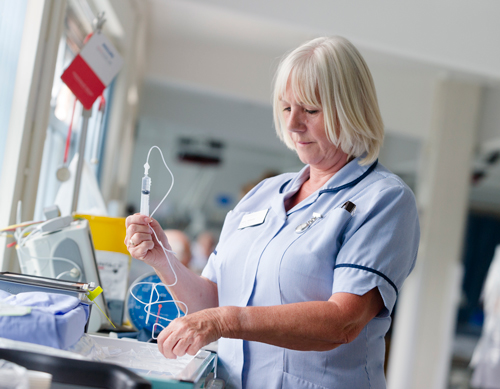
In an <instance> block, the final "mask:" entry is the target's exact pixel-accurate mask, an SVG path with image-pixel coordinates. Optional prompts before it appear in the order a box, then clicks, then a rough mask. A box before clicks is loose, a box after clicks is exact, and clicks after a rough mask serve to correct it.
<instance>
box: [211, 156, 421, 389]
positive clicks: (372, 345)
mask: <svg viewBox="0 0 500 389" xmlns="http://www.w3.org/2000/svg"><path fill="white" fill-rule="evenodd" d="M358 162H359V158H356V159H354V160H352V161H351V162H350V163H348V164H347V165H345V166H344V167H343V168H342V169H341V170H340V171H338V172H337V173H336V174H335V175H334V176H333V177H332V178H331V179H330V180H329V181H328V182H327V183H326V184H325V185H324V186H323V187H322V188H321V189H319V190H317V191H316V192H315V193H313V194H311V195H310V196H309V197H308V198H307V199H305V200H303V201H302V202H301V203H299V204H298V205H296V206H295V207H294V208H292V209H290V210H289V211H288V212H287V211H286V210H285V205H284V203H285V200H286V199H288V198H290V197H291V196H292V195H293V194H294V193H296V192H297V190H298V189H299V188H300V186H301V185H302V184H303V183H304V182H305V181H306V180H307V179H308V177H309V166H305V167H304V168H303V169H302V170H301V171H300V172H299V173H287V174H282V175H280V176H277V177H273V178H270V179H267V180H264V181H262V182H261V183H260V184H258V185H257V186H256V187H255V188H253V189H252V190H251V191H250V192H249V193H248V194H247V195H246V196H245V197H244V198H243V199H242V200H241V201H240V203H239V204H238V205H237V206H236V208H235V209H234V210H233V211H231V212H229V213H228V215H227V216H226V220H225V222H224V226H223V229H222V232H221V236H220V240H219V243H218V245H217V248H216V250H215V251H214V253H213V254H212V255H211V257H210V259H209V261H208V264H207V266H206V268H205V269H204V271H203V276H205V277H207V278H209V279H210V280H212V281H213V282H215V283H216V284H217V287H218V296H219V305H220V306H228V305H231V306H240V307H244V306H271V305H280V304H289V303H297V302H306V301H326V300H328V299H329V298H330V297H331V295H332V294H335V293H338V292H347V293H353V294H356V295H364V294H365V293H366V292H368V291H370V290H371V289H373V288H375V287H376V288H378V290H379V292H380V295H381V296H382V299H383V301H384V309H383V310H382V311H381V312H380V313H379V315H378V316H377V317H375V318H374V319H372V320H371V321H370V322H369V323H368V324H367V325H366V327H365V328H364V329H363V330H362V331H361V333H360V334H359V336H358V337H357V338H356V339H355V340H353V341H352V342H350V343H348V344H344V345H341V346H339V347H337V348H336V349H334V350H330V351H322V352H317V351H295V350H290V349H286V348H282V347H276V346H272V345H268V344H265V343H259V342H249V341H243V340H241V339H226V338H222V339H220V340H219V352H218V355H219V361H220V369H219V370H220V372H221V375H222V376H223V377H224V378H225V379H226V382H227V383H228V386H229V387H232V388H242V387H243V388H247V389H251V388H252V389H253V388H255V389H262V388H270V389H273V388H298V389H301V388H309V389H313V388H314V389H317V388H336V389H343V388H345V389H347V388H349V389H351V388H357V389H361V388H372V389H379V388H385V377H384V371H383V364H384V353H385V343H384V335H385V333H386V332H387V330H388V329H389V326H390V323H391V318H390V316H389V315H390V313H391V311H392V309H393V308H394V304H395V302H396V298H397V295H398V292H399V290H400V288H401V286H402V284H403V282H404V280H405V279H406V277H407V276H408V275H409V273H410V272H411V270H412V269H413V267H414V264H415V259H416V256H417V249H418V243H419V236H420V231H419V223H418V214H417V207H416V203H415V198H414V195H413V193H412V191H411V190H410V189H409V188H408V186H407V185H406V184H405V183H404V182H403V181H402V180H401V179H400V178H399V177H398V176H396V175H394V174H393V173H391V172H390V171H388V170H387V169H386V168H385V167H383V166H382V165H381V164H379V163H377V162H375V163H373V164H371V165H368V166H362V165H360V164H359V163H358ZM346 201H351V202H352V203H354V204H355V205H356V210H355V212H354V213H353V214H351V213H350V212H348V211H347V210H346V209H344V208H342V205H343V204H344V203H345V202H346ZM259 211H263V212H262V213H260V214H256V212H259ZM266 212H267V213H266ZM313 214H314V215H315V216H316V218H315V217H314V215H313ZM318 214H319V215H318ZM254 215H258V217H257V218H254V219H253V222H252V221H251V222H250V224H251V225H248V224H249V223H245V221H248V220H249V218H250V219H251V218H252V217H253V216H254ZM262 215H265V217H264V218H263V217H262ZM244 218H245V219H244ZM242 220H244V223H243V224H246V225H248V226H246V227H243V225H242ZM307 222H309V226H308V227H307V228H305V229H304V230H303V231H300V232H297V227H298V226H299V225H301V224H303V223H307ZM239 227H240V228H239Z"/></svg>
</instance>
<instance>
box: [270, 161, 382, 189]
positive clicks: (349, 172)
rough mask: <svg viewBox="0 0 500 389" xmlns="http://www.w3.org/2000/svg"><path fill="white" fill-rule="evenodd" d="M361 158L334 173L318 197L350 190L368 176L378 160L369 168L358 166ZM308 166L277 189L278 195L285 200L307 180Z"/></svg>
mask: <svg viewBox="0 0 500 389" xmlns="http://www.w3.org/2000/svg"><path fill="white" fill-rule="evenodd" d="M363 157H364V155H363V156H361V157H358V158H355V159H353V160H352V161H351V162H349V163H348V164H346V165H345V166H344V167H342V169H340V170H339V171H338V172H337V173H335V174H334V175H333V176H332V177H331V178H330V179H329V180H328V181H327V182H326V184H325V185H323V187H322V188H321V189H320V190H319V191H318V192H317V193H318V196H319V195H321V194H323V193H327V192H333V193H335V192H339V191H341V190H342V189H346V188H350V187H352V186H354V185H356V184H357V183H358V182H360V181H361V180H362V179H363V178H365V177H366V176H367V175H368V174H370V173H371V172H372V171H373V170H374V169H375V167H376V166H377V163H378V159H377V160H376V161H375V162H373V163H372V164H371V165H370V166H364V165H360V164H359V160H360V159H361V158H363ZM309 170H310V167H309V165H306V166H304V168H303V169H302V170H301V171H300V172H299V173H298V174H297V175H296V176H295V177H294V178H293V179H291V180H288V181H287V182H285V183H284V184H283V185H281V187H280V189H279V193H280V194H284V195H285V198H287V197H289V196H290V195H291V194H293V193H295V192H296V191H297V190H298V189H299V188H300V186H301V185H302V184H303V183H304V182H305V181H306V180H307V179H308V178H309Z"/></svg>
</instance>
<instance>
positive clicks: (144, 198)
mask: <svg viewBox="0 0 500 389" xmlns="http://www.w3.org/2000/svg"><path fill="white" fill-rule="evenodd" d="M148 171H149V164H148V163H147V162H146V163H145V164H144V177H142V186H141V215H144V216H149V192H150V190H151V178H150V177H149V176H148Z"/></svg>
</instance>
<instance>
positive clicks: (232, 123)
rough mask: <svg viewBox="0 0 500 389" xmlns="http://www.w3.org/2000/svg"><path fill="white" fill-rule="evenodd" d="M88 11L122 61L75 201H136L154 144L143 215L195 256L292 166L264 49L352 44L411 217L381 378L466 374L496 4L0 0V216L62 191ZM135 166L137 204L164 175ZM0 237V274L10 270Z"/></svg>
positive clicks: (92, 127)
mask: <svg viewBox="0 0 500 389" xmlns="http://www.w3.org/2000/svg"><path fill="white" fill-rule="evenodd" d="M101 12H104V17H105V19H106V22H105V24H104V27H103V32H104V34H105V35H106V36H107V37H108V38H109V39H110V40H111V42H112V43H113V45H114V46H115V47H116V49H117V50H118V52H119V53H120V54H121V55H122V57H123V59H124V64H123V67H122V68H121V70H120V72H119V74H118V76H117V77H116V78H115V79H114V81H113V82H112V83H111V84H110V85H109V86H108V87H107V88H106V89H105V91H104V94H103V97H102V100H98V102H96V103H95V104H94V106H93V108H92V117H91V118H90V122H89V127H88V134H87V140H86V147H85V160H86V163H87V165H88V168H86V170H84V173H83V174H84V177H83V180H85V176H86V175H87V176H88V179H89V180H90V181H89V182H91V184H88V185H82V188H81V192H80V203H79V209H78V211H79V212H82V213H91V214H96V215H106V216H114V217H125V216H127V215H128V214H131V213H134V212H138V210H139V206H140V182H141V177H142V176H143V174H144V167H143V165H144V163H145V162H146V158H147V155H148V152H149V150H150V148H151V147H152V146H154V145H156V146H158V147H159V148H160V149H161V150H162V152H163V155H164V157H165V161H166V163H167V164H168V166H169V167H170V169H171V170H172V172H173V174H174V176H175V185H174V187H173V189H172V192H171V193H170V194H169V196H168V198H167V199H166V200H165V202H164V203H163V204H162V206H161V207H159V208H158V210H157V211H156V213H155V218H156V219H157V220H158V221H159V222H160V223H161V224H162V226H163V228H165V229H174V230H180V231H182V232H183V233H184V234H185V236H187V238H188V239H189V240H190V242H191V250H192V253H193V254H192V256H193V264H192V266H193V268H197V269H201V268H202V266H203V260H206V254H202V251H203V250H202V247H205V246H206V247H208V250H209V251H208V252H210V250H211V249H213V246H214V244H215V243H216V241H217V236H218V234H219V232H220V229H221V226H222V223H223V221H224V218H225V215H226V213H227V212H228V211H229V210H231V209H232V208H233V207H234V206H235V205H236V204H237V202H238V201H239V199H240V198H241V197H242V195H243V194H244V193H246V191H248V190H249V189H250V188H251V187H252V186H253V185H255V184H256V183H258V182H259V181H260V180H261V179H263V178H265V177H269V176H272V175H275V174H280V173H283V172H289V171H298V170H299V169H300V168H301V167H302V165H301V162H300V161H299V159H298V158H297V156H296V155H295V153H294V152H292V151H290V150H288V149H287V148H286V147H285V146H284V145H283V144H282V143H281V142H280V141H279V140H278V138H277V136H276V134H275V130H274V127H273V122H272V107H271V91H272V81H273V75H274V72H275V69H276V67H277V65H278V63H279V60H280V58H281V57H282V56H283V55H284V54H285V53H286V52H288V51H290V50H292V49H293V48H295V47H296V46H298V45H299V44H301V43H303V42H305V41H307V40H309V39H311V38H314V37H317V36H322V35H342V36H345V37H346V38H348V39H349V40H351V41H352V42H353V43H354V44H355V45H356V46H357V47H358V48H359V50H360V51H361V53H362V54H363V56H364V57H365V59H366V61H367V63H368V66H369V67H370V69H371V71H372V75H373V78H374V81H375V85H376V88H377V93H378V99H379V103H380V107H381V111H382V116H383V118H384V122H385V130H386V138H385V143H384V146H383V149H382V151H381V154H380V158H379V160H380V162H381V163H382V164H384V165H385V166H386V167H388V168H389V169H390V170H392V171H393V172H395V173H396V174H398V175H399V176H401V177H402V178H403V179H404V180H405V182H406V183H407V184H408V185H409V186H410V187H411V188H412V189H413V191H414V192H415V194H416V196H417V202H418V204H419V211H420V215H421V227H422V241H421V247H420V253H419V260H418V264H417V267H416V269H415V271H414V273H413V274H412V276H411V277H410V278H409V279H408V281H407V283H406V285H405V287H404V289H403V291H402V293H401V296H400V299H399V302H398V306H397V309H396V314H395V321H394V325H393V330H392V331H391V333H390V336H389V337H388V339H387V344H388V354H389V359H388V361H389V362H388V366H387V377H388V385H389V387H390V388H394V389H396V388H445V387H447V388H468V387H472V386H471V385H472V384H471V375H472V373H473V368H472V367H471V366H470V365H469V363H470V360H471V358H472V354H473V351H474V349H475V348H476V345H477V342H478V339H479V338H480V335H481V331H482V328H483V323H484V310H483V304H482V301H481V291H482V288H483V283H484V280H485V278H486V275H487V272H488V269H489V266H490V263H491V262H492V260H493V257H494V252H495V248H496V246H497V245H498V244H500V50H499V47H500V23H498V15H500V2H498V1H494V0H480V1H477V2H474V3H471V2H469V1H466V0H456V1H451V0H439V1H420V2H400V1H395V0H386V1H382V0H372V1H368V0H362V1H356V2H350V1H329V0H309V1H298V0H297V1H294V0H253V1H243V0H203V1H202V0H59V1H49V0H16V1H11V0H0V90H1V93H0V167H1V176H0V225H1V226H7V225H10V224H13V223H14V222H15V215H16V212H17V204H18V201H19V200H21V201H22V204H23V206H22V211H21V213H22V220H42V219H43V217H44V216H43V209H44V207H47V206H50V205H53V204H57V203H58V201H62V200H61V199H64V198H65V197H67V188H66V189H65V187H64V185H65V182H64V181H61V180H59V179H58V178H57V176H56V172H57V171H58V169H60V168H61V167H68V168H69V169H70V170H71V166H70V165H71V162H72V161H73V158H74V156H75V154H76V153H77V150H78V142H79V133H80V131H81V130H80V128H81V112H82V107H81V105H80V104H76V105H75V104H74V101H75V99H74V96H73V95H72V93H71V91H70V90H69V89H68V88H67V87H66V85H65V84H64V83H63V82H62V81H61V79H60V77H61V74H62V72H63V71H64V69H65V68H66V67H67V66H68V65H69V63H70V62H71V61H72V60H73V59H74V58H75V56H76V55H77V54H78V52H79V51H80V50H81V48H82V47H83V46H84V40H85V38H86V37H87V35H88V34H89V33H91V32H92V29H93V27H92V22H93V20H94V19H95V18H96V17H97V15H99V13H101ZM70 127H72V134H71V135H69V132H68V130H69V128H70ZM65 153H66V154H67V157H66V158H65ZM149 164H150V165H151V169H150V176H151V178H152V187H151V195H150V201H151V208H150V209H151V210H153V209H154V208H156V206H157V205H158V204H159V203H160V201H161V200H162V198H163V197H164V196H165V194H166V192H167V190H168V189H169V187H170V184H171V178H170V174H169V173H168V171H167V169H166V168H165V166H164V165H163V162H162V159H161V156H160V154H159V153H158V152H157V151H156V150H154V151H152V152H151V156H150V159H149ZM87 165H86V166H87ZM82 182H83V181H82ZM94 183H95V184H96V185H94ZM81 199H92V201H88V202H87V203H86V204H83V202H82V200H81ZM61 207H62V206H61ZM167 235H168V233H167ZM198 238H200V240H199V241H198V243H197V239H198ZM0 239H2V242H0V243H1V246H2V248H1V249H0V265H1V266H0V270H3V271H5V270H16V269H17V263H16V260H15V254H14V253H13V249H12V248H7V247H6V244H7V243H8V242H6V241H5V238H3V237H2V238H0ZM203 242H205V243H203ZM206 242H208V243H206ZM4 243H5V244H4ZM4 246H5V248H4ZM195 257H196V258H197V259H195ZM204 258H205V259H204ZM498 282H500V280H499V281H498ZM499 369H500V367H499Z"/></svg>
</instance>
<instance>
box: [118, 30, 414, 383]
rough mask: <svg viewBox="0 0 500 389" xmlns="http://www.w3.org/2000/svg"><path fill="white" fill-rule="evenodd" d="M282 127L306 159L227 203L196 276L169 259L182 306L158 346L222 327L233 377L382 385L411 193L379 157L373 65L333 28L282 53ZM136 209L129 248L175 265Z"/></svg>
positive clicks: (408, 249) (408, 252)
mask: <svg viewBox="0 0 500 389" xmlns="http://www.w3.org/2000/svg"><path fill="white" fill-rule="evenodd" d="M273 107H274V121H275V126H276V131H277V133H278V136H279V137H280V138H281V139H282V140H283V141H284V143H285V144H286V145H287V146H288V147H289V148H291V149H293V150H295V151H296V152H297V154H298V156H299V158H300V159H301V161H302V162H303V163H304V164H305V166H304V168H303V169H302V170H301V171H300V172H298V173H287V174H283V175H280V176H277V177H273V178H269V179H266V180H264V181H262V182H261V183H260V184H258V185H257V186H256V187H255V188H254V189H252V190H251V191H250V192H249V193H248V194H247V195H246V196H245V197H244V198H243V199H242V200H241V201H240V203H239V204H238V205H237V206H236V207H235V208H234V210H233V211H231V212H229V213H228V215H227V217H226V220H225V222H224V226H223V229H222V233H221V236H220V240H219V243H218V245H217V247H216V249H215V251H214V252H213V254H212V255H211V256H210V258H209V261H208V264H207V266H206V267H205V269H204V271H203V273H202V276H201V277H199V276H196V275H195V274H194V273H192V272H190V271H189V270H188V269H187V268H184V267H183V266H182V265H181V264H180V262H178V261H172V265H174V268H175V272H176V275H177V279H178V281H177V284H176V285H175V286H174V287H173V288H171V289H172V292H173V293H174V294H175V296H176V298H177V299H179V300H181V301H184V302H185V303H187V305H188V307H189V314H188V315H186V316H185V317H183V318H180V319H176V320H174V321H173V322H172V323H171V324H170V325H169V326H168V327H167V328H165V329H164V330H163V331H162V332H161V334H160V335H159V337H158V347H159V350H160V351H161V352H162V353H163V354H164V355H165V356H166V357H167V358H176V357H177V356H182V355H184V354H186V353H187V354H195V353H196V352H197V351H198V350H199V349H200V348H201V347H203V346H205V345H206V344H208V343H210V342H213V341H215V340H218V341H219V342H218V356H219V362H220V364H219V365H220V367H219V372H220V373H221V374H222V376H223V378H225V379H226V382H227V383H228V387H231V388H256V389H261V388H336V389H340V388H346V389H347V388H349V389H351V388H358V389H359V388H372V389H379V388H385V378H384V371H383V366H384V353H385V344H384V335H385V334H386V332H387V330H388V329H389V326H390V323H391V318H390V313H391V311H392V310H393V308H394V304H395V302H396V298H397V296H398V293H399V291H400V289H401V286H402V285H403V282H404V280H405V279H406V277H407V276H408V275H409V274H410V272H411V270H412V269H413V267H414V265H415V259H416V256H417V249H418V243H419V223H418V215H417V207H416V203H415V198H414V196H413V193H412V192H411V190H410V189H409V188H408V186H406V185H405V183H404V182H403V181H402V180H401V179H400V178H399V177H397V176H396V175H394V174H392V173H391V172H390V171H388V170H387V169H386V168H385V167H383V166H382V165H381V164H380V163H378V161H377V156H378V153H379V149H380V146H381V144H382V140H383V123H382V119H381V116H380V112H379V107H378V103H377V97H376V93H375V88H374V85H373V81H372V77H371V74H370V71H369V69H368V67H367V65H366V63H365V61H364V60H363V58H362V57H361V55H360V53H359V52H358V50H357V49H356V48H355V47H354V46H353V45H352V44H351V43H350V42H349V41H348V40H346V39H344V38H342V37H331V38H317V39H314V40H312V41H310V42H308V43H305V44H303V45H302V46H300V47H298V48H297V49H296V50H294V51H293V52H291V53H290V54H288V55H287V56H286V57H285V58H284V59H283V60H282V62H281V64H280V66H279V68H278V71H277V74H276V78H275V86H274V102H273ZM148 224H150V225H151V227H152V228H153V229H155V231H156V232H157V235H158V236H159V237H161V239H163V244H164V245H165V246H167V245H168V242H167V240H166V238H165V236H164V234H162V233H161V232H162V230H161V227H160V225H159V224H158V223H157V222H156V221H155V220H150V219H149V218H147V217H144V216H141V215H137V214H136V215H133V216H129V217H128V218H127V221H126V225H127V238H126V244H127V246H128V248H129V251H130V253H131V255H132V256H133V257H135V258H137V259H141V260H143V261H145V262H146V263H148V264H150V265H151V266H153V267H154V268H155V270H156V272H157V274H158V275H159V276H160V278H161V279H162V280H163V281H164V282H165V283H167V284H172V283H173V282H174V275H173V273H172V271H171V269H170V266H169V265H168V262H167V260H166V258H165V256H164V253H163V251H162V249H161V248H160V246H159V244H158V242H157V241H156V239H155V238H154V236H152V234H151V232H150V230H149V225H148Z"/></svg>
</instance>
